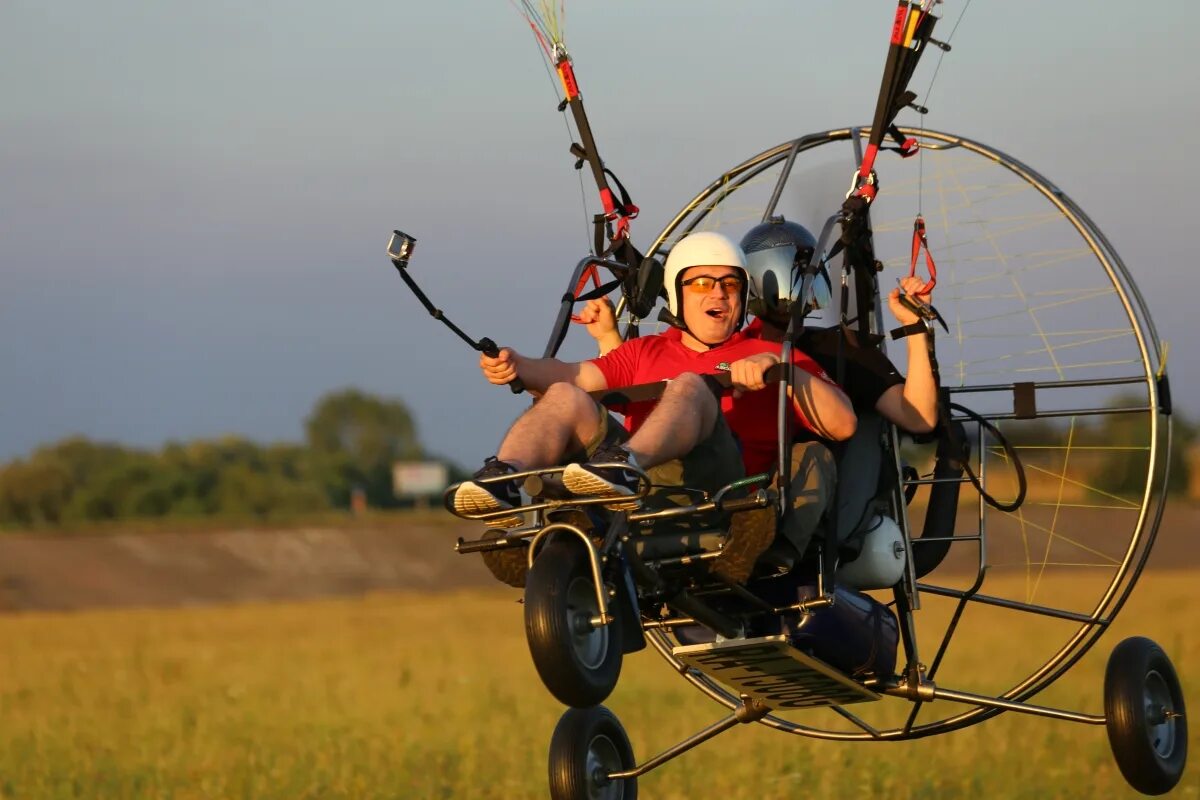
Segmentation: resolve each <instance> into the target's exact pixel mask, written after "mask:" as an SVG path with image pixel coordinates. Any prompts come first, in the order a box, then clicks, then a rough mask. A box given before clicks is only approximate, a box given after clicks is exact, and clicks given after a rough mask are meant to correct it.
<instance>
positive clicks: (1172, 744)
mask: <svg viewBox="0 0 1200 800" xmlns="http://www.w3.org/2000/svg"><path fill="white" fill-rule="evenodd" d="M1104 714H1105V717H1106V718H1107V727H1108V741H1109V744H1110V745H1112V751H1113V756H1114V757H1115V758H1116V761H1117V766H1118V767H1120V768H1121V774H1122V775H1124V776H1125V780H1127V781H1129V785H1130V786H1132V787H1133V788H1135V789H1137V790H1138V791H1139V792H1143V793H1145V794H1165V793H1166V792H1169V791H1170V790H1171V789H1172V788H1174V786H1175V784H1177V783H1178V782H1179V778H1180V777H1181V776H1182V775H1183V767H1184V764H1185V763H1186V762H1187V717H1186V716H1185V714H1184V705H1183V690H1182V688H1181V687H1180V685H1179V678H1177V677H1176V675H1175V668H1174V667H1173V666H1171V661H1170V659H1168V658H1167V655H1166V653H1164V652H1163V651H1162V648H1160V647H1159V646H1158V645H1157V644H1155V643H1154V642H1152V641H1151V640H1150V639H1146V638H1144V637H1141V636H1135V637H1133V638H1131V639H1126V640H1125V641H1123V642H1121V643H1120V644H1119V645H1117V646H1116V648H1115V649H1114V650H1113V652H1112V655H1111V656H1109V659H1108V668H1107V669H1106V670H1105V673H1104Z"/></svg>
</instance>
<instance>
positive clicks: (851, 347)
mask: <svg viewBox="0 0 1200 800" xmlns="http://www.w3.org/2000/svg"><path fill="white" fill-rule="evenodd" d="M816 245H817V241H816V239H815V238H814V237H813V235H812V234H811V233H810V232H809V231H808V229H807V228H805V227H804V226H803V225H799V224H797V223H795V222H787V221H785V220H784V219H783V217H772V218H771V219H770V220H769V221H767V222H764V223H762V224H760V225H756V226H755V227H754V228H752V229H751V230H750V231H749V232H748V233H747V234H746V235H745V236H744V237H742V248H743V250H744V251H745V252H746V258H747V268H748V271H749V273H750V297H749V303H748V306H749V311H750V313H751V314H753V315H754V316H755V319H754V321H753V322H752V323H751V324H750V325H749V326H747V328H746V335H747V336H751V337H756V338H761V339H765V340H767V341H771V342H782V341H783V336H784V333H785V331H786V329H787V325H788V317H789V315H790V314H791V304H792V295H793V293H794V292H796V291H799V288H800V285H799V278H798V277H797V275H796V267H797V266H798V265H800V266H802V265H803V264H807V263H809V260H810V259H811V257H812V254H813V249H814V248H815V247H816ZM818 280H820V278H819V277H818ZM923 286H924V282H923V281H922V280H921V279H920V278H917V277H908V278H904V279H903V280H902V281H901V282H900V286H899V287H897V288H895V289H893V290H892V291H891V293H890V294H889V295H888V308H889V309H890V310H891V312H892V314H893V315H894V316H895V317H896V319H897V321H899V323H900V325H901V326H908V325H911V324H913V323H915V322H917V321H919V317H918V316H917V315H916V314H915V313H914V312H913V311H911V310H910V309H909V308H908V307H906V306H905V305H904V304H903V303H902V302H901V300H900V295H901V292H903V293H904V294H909V295H914V294H916V293H917V292H918V291H920V289H921V288H923ZM839 338H841V341H840V342H839V341H838V339H839ZM906 341H907V344H908V377H907V379H906V378H905V377H904V376H903V375H901V374H900V372H899V371H898V370H897V369H896V367H895V365H894V364H892V362H891V361H889V360H888V358H887V356H885V355H884V354H883V353H881V352H880V351H879V350H878V349H877V348H875V347H869V346H864V345H862V344H860V343H859V342H858V341H857V339H856V338H855V334H854V331H850V330H844V329H842V328H840V327H839V328H832V329H820V328H807V329H805V330H803V331H801V333H800V336H799V337H798V338H797V346H798V347H799V348H800V349H801V350H803V351H804V352H805V353H807V354H808V355H810V356H812V358H813V359H814V360H816V362H817V363H818V364H820V365H821V366H822V367H824V368H825V370H826V372H827V373H828V374H830V375H834V376H836V373H837V372H838V364H837V357H838V350H839V348H840V349H841V352H842V357H843V364H842V371H843V375H842V379H841V386H842V389H843V390H845V392H846V394H847V395H849V397H850V400H851V402H852V403H853V404H854V409H855V411H856V412H858V413H862V412H865V411H869V410H871V409H874V410H876V411H878V412H879V414H880V415H881V416H882V417H884V418H885V419H887V420H889V421H890V422H892V423H894V424H896V425H898V426H900V427H901V428H903V429H904V430H906V431H909V432H910V433H928V432H929V431H932V430H933V429H934V427H936V426H937V419H938V409H937V383H936V381H935V380H934V377H933V368H932V366H931V364H930V362H929V351H928V349H927V348H926V346H925V342H924V341H923V336H918V335H910V336H907V337H906Z"/></svg>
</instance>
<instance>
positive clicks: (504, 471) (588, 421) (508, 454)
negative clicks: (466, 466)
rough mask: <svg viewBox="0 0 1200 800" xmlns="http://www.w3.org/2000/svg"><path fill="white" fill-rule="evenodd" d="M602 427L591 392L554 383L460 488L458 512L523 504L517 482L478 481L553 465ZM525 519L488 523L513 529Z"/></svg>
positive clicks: (518, 518) (516, 516)
mask: <svg viewBox="0 0 1200 800" xmlns="http://www.w3.org/2000/svg"><path fill="white" fill-rule="evenodd" d="M600 426H601V415H600V411H599V409H598V408H597V407H596V403H595V401H594V400H592V398H591V396H590V395H589V394H588V393H587V392H585V391H583V390H582V389H580V388H579V387H577V386H574V385H573V384H569V383H556V384H553V385H551V386H550V388H549V389H547V390H546V392H545V393H544V394H543V395H542V397H541V398H540V399H539V400H538V401H537V402H536V403H534V404H533V406H531V407H530V408H529V410H527V411H526V412H525V413H524V414H522V415H521V416H520V417H519V418H518V419H517V421H516V422H514V423H513V425H512V427H511V428H509V429H508V433H506V434H505V435H504V440H503V441H502V442H501V443H500V449H499V450H497V451H496V455H495V457H493V458H489V459H487V460H486V461H485V462H484V465H483V468H482V469H480V470H479V471H478V472H476V473H475V475H474V476H473V477H472V480H469V481H464V482H463V483H462V484H461V485H460V486H459V487H458V491H457V492H455V494H454V510H455V511H457V512H459V513H463V514H472V513H473V514H478V513H486V512H491V511H501V510H504V509H508V508H514V507H515V506H518V505H520V503H521V492H520V488H519V487H518V486H517V485H516V482H515V481H497V482H494V483H479V482H478V481H479V480H480V479H484V478H498V477H501V476H504V475H508V474H511V473H513V472H521V471H523V470H528V469H537V468H539V467H549V466H553V465H555V464H557V463H559V461H560V459H562V457H563V454H564V453H566V452H568V451H569V450H573V449H578V448H580V447H583V446H585V445H586V443H588V442H590V441H592V440H593V439H594V438H595V437H596V435H597V434H598V433H599V431H600ZM522 519H523V518H522V516H521V515H520V514H513V515H512V516H508V517H501V518H498V519H493V520H488V521H487V524H488V525H493V526H498V527H505V528H510V527H512V526H514V525H519V524H521V521H522Z"/></svg>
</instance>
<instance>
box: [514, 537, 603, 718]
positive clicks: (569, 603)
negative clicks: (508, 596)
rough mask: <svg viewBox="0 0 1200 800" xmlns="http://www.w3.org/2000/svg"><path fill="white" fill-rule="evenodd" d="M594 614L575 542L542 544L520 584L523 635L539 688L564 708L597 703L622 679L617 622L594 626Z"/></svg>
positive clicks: (587, 574)
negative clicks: (543, 546)
mask: <svg viewBox="0 0 1200 800" xmlns="http://www.w3.org/2000/svg"><path fill="white" fill-rule="evenodd" d="M599 615H600V606H599V603H598V601H597V599H596V588H595V583H594V581H593V579H592V572H591V564H590V563H589V561H588V556H587V553H586V552H585V551H584V549H583V548H582V547H580V546H579V545H578V544H576V543H575V542H570V541H564V540H555V541H552V542H550V543H549V544H547V545H546V547H545V548H543V549H542V551H541V552H540V553H539V554H538V556H537V559H536V560H535V561H534V562H533V568H532V569H530V571H529V578H528V580H527V581H526V583H525V636H526V639H527V640H528V642H529V654H530V655H531V656H532V657H533V664H534V666H535V667H536V668H537V671H538V675H540V676H541V678H542V683H544V684H545V685H546V688H547V689H549V690H550V693H551V694H553V695H554V696H555V697H556V698H557V699H558V700H559V701H560V702H562V703H565V704H566V705H568V706H572V707H575V708H587V707H588V706H594V705H596V704H598V703H600V702H602V701H603V700H604V698H606V697H608V695H609V693H610V692H612V690H613V687H614V686H616V685H617V677H618V676H619V675H620V674H621V655H622V651H621V629H620V626H621V624H622V620H621V618H620V616H619V615H617V616H616V617H615V618H614V619H613V621H612V622H610V623H608V624H607V625H596V624H594V620H595V619H596V618H597V617H598V616H599Z"/></svg>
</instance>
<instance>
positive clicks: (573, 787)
mask: <svg viewBox="0 0 1200 800" xmlns="http://www.w3.org/2000/svg"><path fill="white" fill-rule="evenodd" d="M635 765H636V762H635V761H634V759H633V747H632V746H631V745H630V744H629V737H627V736H626V735H625V729H624V728H622V727H621V723H620V722H618V721H617V718H616V717H615V716H614V715H613V713H612V712H611V711H609V710H608V709H607V708H605V707H604V706H595V707H593V708H571V709H567V713H565V714H563V715H562V718H561V719H559V721H558V725H557V726H555V728H554V735H553V736H551V737H550V797H551V798H553V800H636V798H637V778H624V779H619V780H609V779H608V775H609V774H611V773H613V772H622V771H625V770H629V769H633V767H634V766H635Z"/></svg>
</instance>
